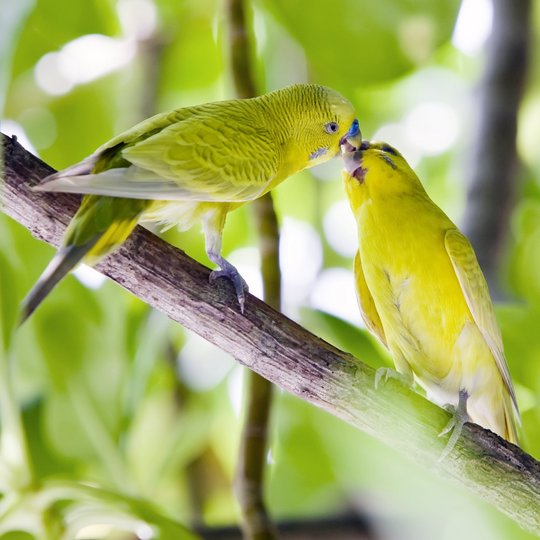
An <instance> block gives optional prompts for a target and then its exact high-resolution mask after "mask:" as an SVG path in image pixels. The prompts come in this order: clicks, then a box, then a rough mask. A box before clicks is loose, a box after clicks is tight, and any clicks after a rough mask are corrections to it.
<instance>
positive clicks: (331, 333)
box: [302, 308, 392, 368]
mask: <svg viewBox="0 0 540 540" xmlns="http://www.w3.org/2000/svg"><path fill="white" fill-rule="evenodd" d="M302 322H303V324H304V325H305V326H306V328H309V329H311V331H312V332H314V333H315V334H317V335H319V336H320V337H322V338H323V339H324V340H326V341H328V342H329V343H332V345H334V346H336V347H338V348H339V349H343V350H344V351H347V352H350V353H351V354H352V355H353V356H355V357H356V358H358V359H359V360H361V361H362V362H365V363H366V364H369V365H370V366H371V367H373V368H378V367H381V366H388V365H389V364H390V365H391V364H392V361H391V360H390V357H389V356H388V355H387V354H386V353H385V351H384V349H383V347H382V346H379V345H378V343H376V340H375V338H374V337H372V336H371V334H370V333H369V332H368V331H367V330H365V329H361V328H357V327H356V326H354V325H352V324H350V323H348V322H347V321H344V320H343V319H339V318H338V317H334V316H333V315H330V314H328V313H324V312H323V311H318V310H314V309H308V308H304V309H302Z"/></svg>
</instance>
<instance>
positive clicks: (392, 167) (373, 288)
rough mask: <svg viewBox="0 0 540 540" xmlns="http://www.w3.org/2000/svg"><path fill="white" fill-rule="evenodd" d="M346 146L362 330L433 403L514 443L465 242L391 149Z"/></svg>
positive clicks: (498, 350)
mask: <svg viewBox="0 0 540 540" xmlns="http://www.w3.org/2000/svg"><path fill="white" fill-rule="evenodd" d="M344 150H345V151H344V159H345V169H346V170H345V172H344V175H343V177H344V182H345V188H346V191H347V195H348V197H349V201H350V204H351V208H352V211H353V213H354V216H355V218H356V222H357V225H358V241H359V247H358V253H357V255H356V259H355V277H356V284H357V293H358V301H359V305H360V309H361V311H362V315H363V318H364V321H365V323H366V326H367V327H368V328H369V329H370V330H371V331H372V332H373V333H374V334H375V335H376V336H377V337H378V338H379V340H380V341H381V342H382V343H383V344H384V345H385V346H386V347H387V348H388V349H389V351H390V353H391V354H392V357H393V359H394V362H395V366H396V369H397V371H398V372H399V373H401V374H403V375H405V376H408V377H410V378H413V377H414V380H416V381H417V382H418V383H419V384H420V385H421V386H422V387H423V388H424V389H425V390H426V392H427V394H428V396H429V397H430V398H431V399H432V400H433V401H435V402H436V403H438V404H439V405H452V406H453V407H456V409H457V408H458V405H465V404H466V411H467V415H468V418H469V419H470V420H472V421H473V422H475V423H477V424H480V425H481V426H484V427H486V428H488V429H491V430H492V431H494V432H496V433H498V434H499V435H501V436H502V437H504V438H505V439H507V440H509V441H511V442H513V443H517V442H518V437H517V430H516V421H519V413H518V409H517V404H516V400H515V395H514V390H513V387H512V382H511V379H510V374H509V371H508V367H507V365H506V360H505V357H504V352H503V346H502V341H501V336H500V332H499V329H498V326H497V323H496V320H495V315H494V313H493V307H492V304H491V300H490V296H489V291H488V288H487V285H486V282H485V280H484V277H483V275H482V272H481V270H480V267H479V265H478V262H477V260H476V256H475V254H474V251H473V249H472V247H471V245H470V243H469V241H468V240H467V239H466V238H465V236H463V234H461V233H460V232H459V230H458V229H457V228H456V226H455V225H454V224H453V223H452V221H450V219H449V218H448V217H447V216H446V215H445V214H444V212H443V211H442V210H441V209H440V208H438V207H437V206H436V205H435V204H434V203H433V201H431V199H430V198H429V197H428V195H427V193H426V192H425V190H424V188H423V187H422V185H421V183H420V181H419V180H418V177H417V176H416V174H415V173H414V172H413V171H412V170H411V168H410V167H409V165H408V164H407V162H406V161H405V159H404V158H403V157H402V156H401V155H400V154H399V153H398V152H397V151H396V150H395V149H394V148H392V147H390V146H389V145H387V144H385V143H375V142H371V143H369V142H366V141H364V142H363V143H362V145H361V147H360V149H359V150H358V151H357V152H348V151H347V150H346V149H344ZM460 393H461V398H462V399H461V400H460ZM460 401H462V403H461V404H460Z"/></svg>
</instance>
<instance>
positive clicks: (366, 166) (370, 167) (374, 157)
mask: <svg viewBox="0 0 540 540" xmlns="http://www.w3.org/2000/svg"><path fill="white" fill-rule="evenodd" d="M341 152H342V156H343V162H344V165H345V171H344V179H345V185H346V188H347V191H348V193H349V196H351V195H352V193H353V192H355V191H357V190H360V189H361V188H362V186H365V187H367V188H368V190H369V191H370V193H371V196H373V194H375V193H389V192H396V193H397V192H403V191H409V190H416V189H418V188H419V189H421V190H422V191H423V188H422V186H421V184H420V181H419V180H418V177H417V176H416V174H415V173H414V171H413V170H412V169H411V167H410V166H409V164H408V163H407V161H406V160H405V158H404V157H403V156H402V155H401V154H400V153H399V152H398V151H397V150H396V149H395V148H394V147H393V146H390V145H389V144H388V143H385V142H380V141H362V143H361V144H360V146H359V147H358V149H357V150H351V149H350V148H349V146H348V145H347V144H342V145H341Z"/></svg>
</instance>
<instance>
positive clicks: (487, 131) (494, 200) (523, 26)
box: [463, 0, 532, 298]
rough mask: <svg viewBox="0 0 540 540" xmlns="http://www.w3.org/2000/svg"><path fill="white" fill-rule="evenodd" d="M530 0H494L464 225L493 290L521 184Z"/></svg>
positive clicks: (494, 294)
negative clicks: (519, 139) (519, 146)
mask: <svg viewBox="0 0 540 540" xmlns="http://www.w3.org/2000/svg"><path fill="white" fill-rule="evenodd" d="M531 20H532V13H531V2H530V0H493V29H492V32H491V37H490V39H489V42H488V47H487V55H486V67H485V73H484V76H483V80H482V82H481V84H480V87H479V89H478V96H477V100H478V113H477V114H478V121H477V123H476V126H477V128H476V133H475V134H474V137H473V141H472V150H471V161H470V167H468V169H467V170H468V171H469V173H470V176H469V177H468V178H467V183H468V189H467V206H466V208H465V215H464V218H463V229H464V232H465V234H466V235H467V236H468V237H469V239H470V240H471V243H472V245H473V247H474V249H475V251H476V255H477V257H478V261H479V263H480V266H481V267H482V270H483V271H484V274H485V275H486V279H487V281H488V283H489V285H490V289H491V291H492V295H493V296H494V297H495V298H497V297H500V296H501V294H500V292H499V287H498V280H497V278H498V276H497V270H498V267H499V262H500V255H501V251H502V249H503V247H504V241H505V239H506V231H507V230H508V228H509V227H508V221H509V215H510V210H511V209H512V203H513V199H514V195H515V192H516V186H517V173H518V167H517V165H518V158H517V150H516V132H517V116H518V109H519V104H520V102H521V98H522V96H523V90H524V87H525V80H526V75H527V67H528V60H529V54H530V53H529V51H530V36H531Z"/></svg>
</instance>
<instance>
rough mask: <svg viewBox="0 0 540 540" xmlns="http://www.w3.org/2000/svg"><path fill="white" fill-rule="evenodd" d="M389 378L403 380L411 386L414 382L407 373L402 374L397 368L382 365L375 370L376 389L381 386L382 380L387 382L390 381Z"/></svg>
mask: <svg viewBox="0 0 540 540" xmlns="http://www.w3.org/2000/svg"><path fill="white" fill-rule="evenodd" d="M388 379H395V380H396V381H401V382H402V383H403V384H406V385H407V386H411V385H412V383H413V381H412V379H410V378H409V377H407V376H406V375H402V374H401V373H400V372H399V371H396V370H395V369H392V368H389V367H380V368H378V369H377V371H376V372H375V390H377V388H379V384H380V382H381V380H382V381H383V382H385V383H386V382H388Z"/></svg>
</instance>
